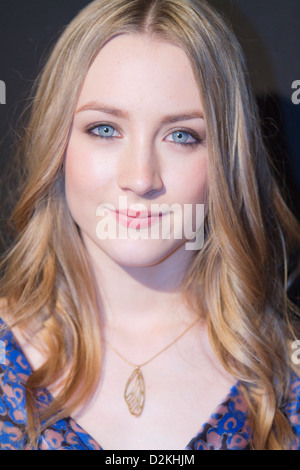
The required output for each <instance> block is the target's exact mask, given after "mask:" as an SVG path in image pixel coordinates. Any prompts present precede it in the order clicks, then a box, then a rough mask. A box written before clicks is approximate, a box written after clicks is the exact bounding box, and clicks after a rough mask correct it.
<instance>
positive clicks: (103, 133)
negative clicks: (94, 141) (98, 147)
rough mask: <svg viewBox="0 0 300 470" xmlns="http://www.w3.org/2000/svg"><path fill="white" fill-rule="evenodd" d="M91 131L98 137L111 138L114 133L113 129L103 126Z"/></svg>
mask: <svg viewBox="0 0 300 470" xmlns="http://www.w3.org/2000/svg"><path fill="white" fill-rule="evenodd" d="M93 130H94V131H95V133H96V134H97V135H99V136H100V137H112V136H113V133H114V131H115V129H114V128H113V127H112V126H107V125H105V124H103V125H101V126H97V127H95V128H94V129H93Z"/></svg>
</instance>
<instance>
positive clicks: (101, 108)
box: [75, 101, 204, 124]
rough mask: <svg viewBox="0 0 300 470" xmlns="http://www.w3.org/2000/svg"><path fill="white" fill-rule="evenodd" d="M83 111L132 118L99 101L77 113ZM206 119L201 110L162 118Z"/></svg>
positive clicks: (81, 108)
mask: <svg viewBox="0 0 300 470" xmlns="http://www.w3.org/2000/svg"><path fill="white" fill-rule="evenodd" d="M83 111H99V112H101V113H105V114H110V115H111V116H115V117H118V118H121V119H128V120H130V114H129V113H128V111H124V110H122V109H117V108H114V107H113V106H107V105H105V104H101V103H98V102H96V101H90V102H89V103H86V104H85V105H83V106H81V107H80V108H79V109H77V111H76V112H75V114H78V113H81V112H83ZM196 118H198V119H204V116H203V113H202V112H201V111H199V110H193V111H187V112H184V113H180V114H168V115H166V116H164V117H163V118H162V119H161V123H162V124H169V123H172V122H177V121H187V120H189V119H196Z"/></svg>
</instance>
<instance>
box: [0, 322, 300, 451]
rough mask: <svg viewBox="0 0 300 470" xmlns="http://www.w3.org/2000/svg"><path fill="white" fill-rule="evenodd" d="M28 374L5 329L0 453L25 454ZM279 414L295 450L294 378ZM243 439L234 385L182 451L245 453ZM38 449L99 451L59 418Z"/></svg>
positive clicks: (298, 401)
mask: <svg viewBox="0 0 300 470" xmlns="http://www.w3.org/2000/svg"><path fill="white" fill-rule="evenodd" d="M2 325H3V322H2V321H1V320H0V326H2ZM31 372H32V370H31V367H30V365H29V363H28V361H27V359H26V357H25V355H24V353H23V352H22V350H21V348H20V346H19V344H18V343H17V341H16V340H15V338H14V336H13V334H12V333H11V332H10V331H9V330H5V331H3V332H2V333H1V342H0V450H5V449H7V450H30V449H31V447H30V445H29V444H28V443H27V441H26V434H25V432H24V431H25V427H26V419H27V417H26V403H25V388H24V384H25V382H26V380H27V378H28V376H29V375H30V374H31ZM51 400H52V397H51V395H50V394H49V392H48V391H47V390H41V391H40V392H39V394H38V406H40V407H43V406H45V405H47V404H48V403H49V402H50V401H51ZM283 412H284V413H285V415H286V416H287V417H288V419H289V421H290V423H291V424H292V427H293V430H294V432H295V441H294V443H293V444H292V446H291V449H294V450H297V449H298V450H300V378H298V377H296V376H295V378H294V380H293V381H292V383H291V387H290V395H289V401H288V403H287V404H286V405H285V406H284V408H283ZM249 435H250V429H249V425H248V420H247V403H246V400H245V399H244V397H243V395H242V392H241V390H240V386H239V382H237V383H236V385H234V386H233V387H232V388H231V389H230V391H229V393H228V395H227V396H226V397H225V399H224V400H223V401H222V402H221V404H220V405H219V406H218V407H217V408H216V410H215V412H214V413H212V415H211V416H210V418H209V419H208V421H207V422H206V423H205V424H204V425H203V426H202V427H201V428H200V430H199V433H198V434H197V435H196V436H195V437H193V438H192V439H191V440H190V441H189V443H188V444H187V445H186V447H185V450H227V449H228V450H247V449H249ZM38 449H40V450H53V449H55V450H102V447H101V445H100V444H98V443H97V442H96V441H95V440H94V439H93V438H92V437H91V436H89V434H88V433H87V432H85V431H84V429H82V428H81V426H79V425H78V424H77V423H76V422H75V421H74V419H72V418H64V419H60V420H58V421H57V422H56V423H54V424H52V425H51V426H49V427H48V428H46V429H44V430H43V431H42V432H41V435H40V437H39V443H38Z"/></svg>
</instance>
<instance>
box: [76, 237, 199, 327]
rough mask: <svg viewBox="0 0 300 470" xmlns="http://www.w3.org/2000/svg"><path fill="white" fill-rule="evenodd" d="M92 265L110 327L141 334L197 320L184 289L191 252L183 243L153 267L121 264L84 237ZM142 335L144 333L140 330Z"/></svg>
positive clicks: (103, 313)
mask: <svg viewBox="0 0 300 470" xmlns="http://www.w3.org/2000/svg"><path fill="white" fill-rule="evenodd" d="M84 243H85V245H86V248H87V251H88V253H89V256H90V261H91V264H92V267H93V271H94V276H95V280H96V284H97V286H98V291H99V297H100V299H101V305H100V309H101V313H102V317H103V319H104V323H105V326H106V328H107V329H116V328H117V329H121V330H123V331H126V330H127V329H128V330H130V331H132V332H133V333H134V330H136V331H138V332H139V333H141V332H142V331H145V332H149V331H150V330H151V329H152V328H153V329H157V328H158V327H159V328H162V329H165V328H166V327H169V326H170V324H174V322H178V324H180V325H181V326H185V325H188V324H189V323H191V321H193V320H194V319H195V315H194V314H192V313H191V312H190V311H189V309H188V307H187V305H186V303H185V301H184V297H183V294H182V291H181V284H182V281H183V279H184V276H185V275H186V271H187V269H188V266H189V264H190V262H191V257H192V255H191V252H188V251H187V250H185V249H184V246H182V247H181V248H180V249H179V250H177V252H176V253H173V254H172V255H170V256H169V257H166V258H165V259H164V260H162V261H161V262H159V263H157V264H154V265H151V266H142V267H141V266H122V265H120V264H118V263H117V262H115V261H114V260H113V259H112V258H111V257H109V256H108V255H107V254H106V253H105V252H103V251H102V250H100V249H99V248H98V247H97V246H95V245H94V244H93V242H92V241H91V240H90V239H86V240H84ZM141 334H142V333H141Z"/></svg>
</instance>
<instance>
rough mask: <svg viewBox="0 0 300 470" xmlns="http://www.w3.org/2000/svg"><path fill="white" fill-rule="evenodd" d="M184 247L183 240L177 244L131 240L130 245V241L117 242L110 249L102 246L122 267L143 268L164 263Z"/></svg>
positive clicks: (163, 241)
mask: <svg viewBox="0 0 300 470" xmlns="http://www.w3.org/2000/svg"><path fill="white" fill-rule="evenodd" d="M126 242H127V243H126ZM145 242H146V243H145ZM168 242H169V243H168ZM170 242H173V243H170ZM176 242H177V243H176ZM179 242H180V243H179ZM112 245H113V246H112ZM182 246H184V243H183V241H182V240H180V241H179V240H175V243H174V240H131V241H130V242H129V243H128V240H122V241H121V240H116V241H115V243H113V244H110V246H109V247H108V246H105V247H104V246H102V247H101V249H102V250H103V251H104V252H105V253H106V255H107V256H108V257H109V258H111V259H112V260H114V261H115V262H116V263H117V264H119V265H120V266H123V267H128V268H129V267H131V268H143V267H151V266H155V265H158V264H159V263H162V262H163V261H165V260H167V259H168V258H170V257H171V256H172V255H174V254H175V253H176V252H177V251H178V250H179V249H180V248H181V247H182Z"/></svg>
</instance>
